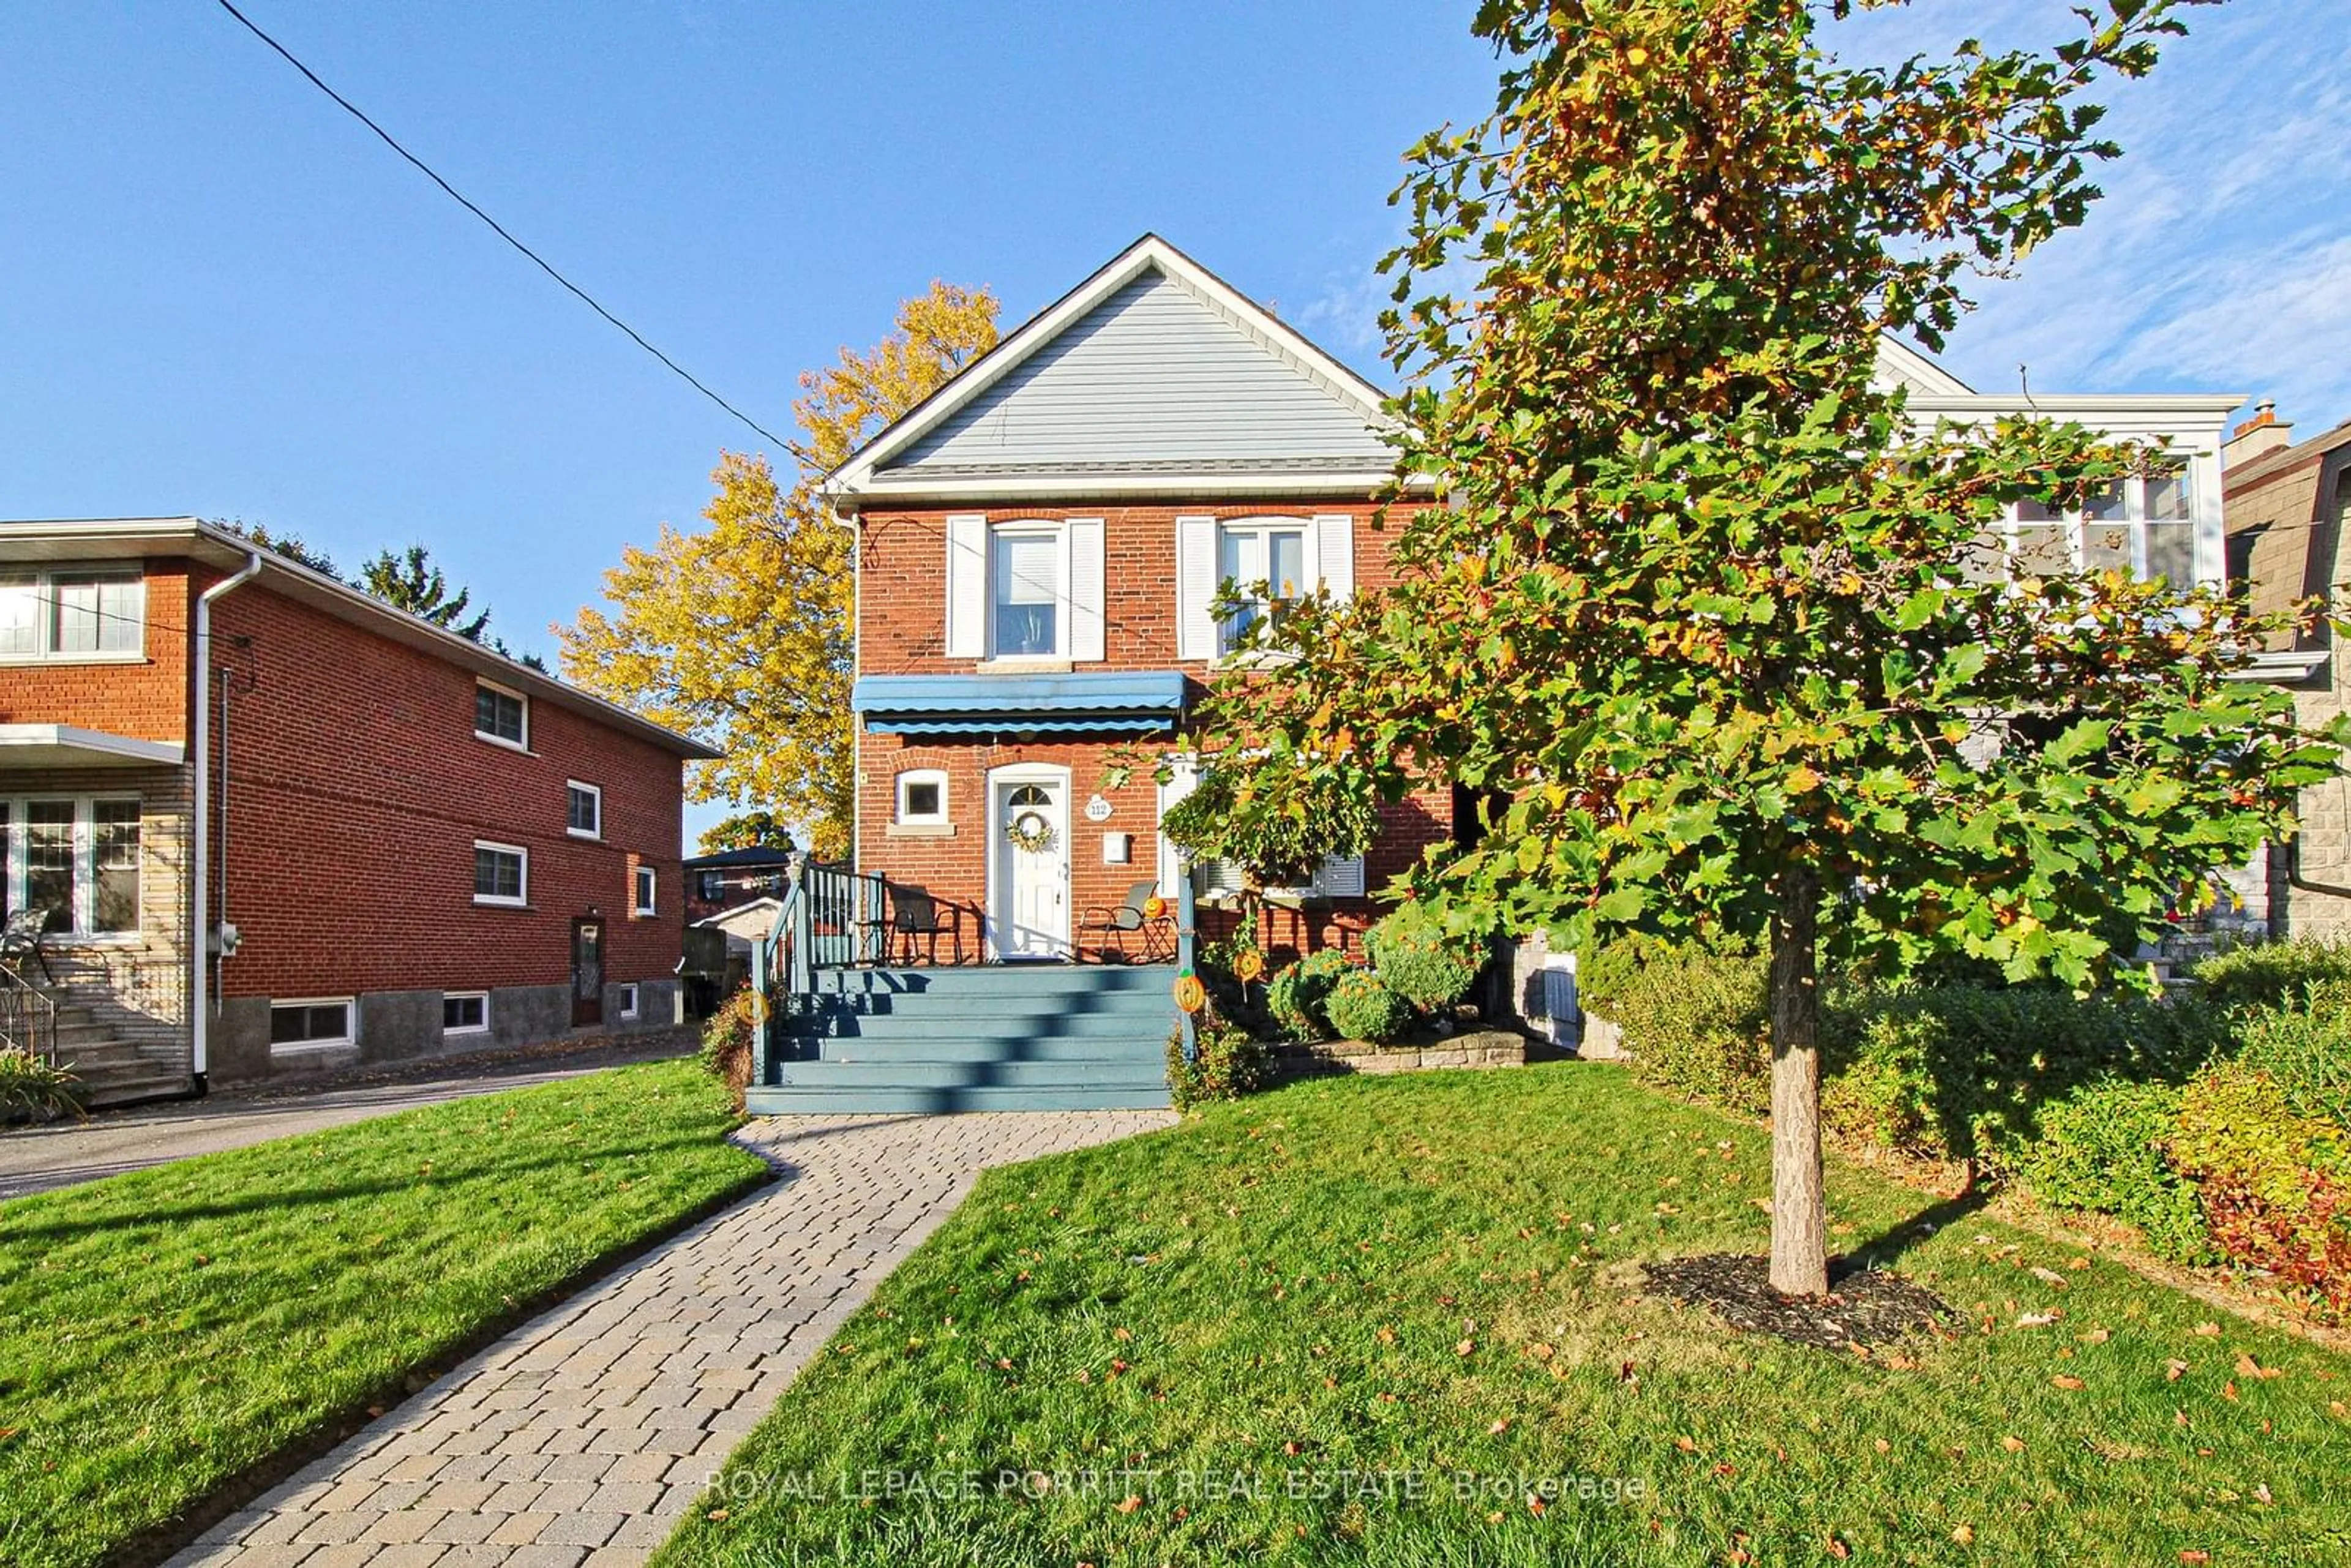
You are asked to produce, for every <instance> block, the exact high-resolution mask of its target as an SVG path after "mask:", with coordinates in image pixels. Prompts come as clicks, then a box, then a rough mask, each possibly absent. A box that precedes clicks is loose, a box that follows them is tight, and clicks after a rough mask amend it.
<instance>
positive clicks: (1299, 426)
mask: <svg viewBox="0 0 2351 1568" xmlns="http://www.w3.org/2000/svg"><path fill="white" fill-rule="evenodd" d="M1392 423H1393V422H1392V421H1391V420H1390V419H1389V417H1388V415H1387V413H1386V412H1385V410H1384V394H1383V393H1382V392H1380V390H1379V389H1378V388H1377V387H1375V386H1374V385H1373V384H1372V383H1371V382H1367V381H1365V380H1364V378H1363V377H1362V376H1359V375H1357V374H1356V373H1355V372H1354V371H1352V370H1350V369H1348V368H1347V367H1346V366H1345V365H1344V364H1343V363H1341V362H1340V361H1338V360H1336V359H1335V358H1333V357H1332V355H1330V354H1329V353H1327V352H1325V351H1324V350H1322V349H1320V348H1318V347H1316V346H1315V345H1314V344H1313V343H1311V342H1310V341H1309V340H1307V339H1306V338H1305V336H1304V335H1303V334H1301V333H1300V332H1299V331H1298V330H1297V329H1294V328H1292V327H1290V326H1289V325H1287V324H1286V323H1284V322H1282V321H1281V320H1280V319H1277V318H1276V317H1275V316H1274V315H1273V314H1272V313H1271V312H1270V311H1269V310H1267V309H1265V308H1263V307H1261V306H1259V305H1258V304H1257V303H1256V302H1255V301H1253V300H1251V299H1249V298H1248V297H1246V296H1245V295H1243V294H1241V293H1239V292H1238V290H1236V289H1234V288H1233V287H1231V286H1230V285H1229V284H1227V283H1226V282H1225V281H1224V280H1223V279H1221V278H1219V277H1217V276H1216V275H1215V274H1214V273H1212V272H1210V271H1208V269H1207V268H1206V267H1202V266H1201V265H1200V264H1199V263H1198V262H1196V261H1194V260H1193V259H1192V258H1191V257H1190V256H1186V255H1185V254H1184V253H1183V252H1182V251H1180V250H1178V249H1176V248H1175V246H1172V245H1170V244H1168V243H1167V242H1166V241H1165V240H1164V239H1162V238H1160V237H1159V236H1158V235H1144V236H1143V237H1142V238H1141V239H1139V240H1137V241H1135V243H1134V245H1132V246H1128V247H1127V248H1126V249H1125V250H1124V251H1123V252H1121V253H1120V254H1119V255H1118V256H1116V257H1114V258H1113V260H1112V261H1111V262H1110V263H1109V264H1108V265H1107V266H1105V267H1102V268H1101V269H1100V270H1099V271H1097V272H1095V273H1094V275H1093V276H1092V277H1089V278H1087V279H1086V280H1085V281H1084V282H1083V283H1081V284H1080V285H1078V287H1075V288H1073V289H1071V291H1070V292H1069V293H1068V294H1066V295H1064V296H1062V297H1061V298H1060V299H1059V300H1057V301H1055V302H1054V303H1053V304H1052V305H1050V306H1048V307H1047V308H1045V309H1044V310H1042V311H1040V312H1039V313H1038V314H1037V315H1036V316H1034V317H1032V318H1031V319H1029V321H1027V322H1026V323H1024V324H1023V325H1022V326H1021V327H1020V328H1019V329H1017V330H1016V331H1014V332H1013V333H1012V334H1011V335H1010V336H1009V337H1008V338H1006V339H1004V340H1003V341H1001V342H999V343H998V345H997V346H996V347H995V348H994V349H993V350H990V351H989V352H987V354H985V355H983V356H981V357H980V358H979V359H978V360H977V361H974V362H973V363H972V364H971V365H970V366H968V367H967V368H966V369H965V370H964V371H963V372H962V373H961V374H960V375H958V376H956V378H955V380H953V381H951V382H948V383H947V384H946V385H945V386H943V387H941V388H940V389H939V390H938V391H937V392H934V393H932V394H931V396H930V397H929V398H927V399H925V401H924V402H921V403H919V404H917V405H916V406H915V407H914V408H913V409H911V410H909V411H908V412H907V413H905V414H904V416H902V417H901V418H899V419H898V420H897V421H896V422H894V423H892V424H891V425H890V426H889V427H888V428H887V429H885V430H883V432H882V434H879V435H877V436H875V437H874V438H873V439H872V441H870V442H868V443H867V444H865V445H864V446H863V447H862V448H860V449H859V450H858V451H857V453H856V454H854V455H852V457H851V458H850V459H849V461H848V462H846V463H844V464H842V465H841V467H839V468H837V469H835V470H834V471H833V473H832V474H831V476H829V477H828V479H827V482H826V489H827V493H828V494H829V495H830V496H831V497H832V498H833V499H834V501H835V503H836V504H837V505H838V506H840V507H841V509H842V510H844V511H849V510H854V509H856V507H857V506H858V505H859V504H861V503H862V502H864V501H867V500H871V499H879V498H883V497H892V498H907V499H914V498H918V497H937V498H946V497H953V498H956V499H964V500H968V499H992V498H997V497H1008V498H1009V497H1024V496H1037V497H1042V496H1048V495H1056V494H1058V495H1076V494H1083V495H1089V496H1097V495H1111V494H1162V495H1178V494H1180V495H1189V496H1200V495H1205V494H1209V493H1227V494H1247V493H1251V492H1256V493H1270V492H1275V491H1286V492H1291V493H1296V492H1301V491H1308V490H1314V489H1323V488H1337V489H1347V490H1353V489H1357V488H1364V487H1367V486H1378V485H1380V484H1382V483H1384V481H1385V480H1386V479H1387V478H1388V477H1389V476H1391V475H1392V473H1393V472H1394V469H1395V449H1394V448H1393V447H1392V446H1391V445H1389V444H1388V443H1387V442H1386V441H1384V439H1383V438H1382V436H1383V433H1384V432H1385V431H1386V430H1388V429H1390V428H1391V427H1392Z"/></svg>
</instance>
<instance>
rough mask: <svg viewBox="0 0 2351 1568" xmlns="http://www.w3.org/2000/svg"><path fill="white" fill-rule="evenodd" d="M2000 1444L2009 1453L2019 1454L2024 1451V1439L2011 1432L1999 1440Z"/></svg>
mask: <svg viewBox="0 0 2351 1568" xmlns="http://www.w3.org/2000/svg"><path fill="white" fill-rule="evenodd" d="M2000 1446H2001V1448H2006V1449H2007V1450H2008V1451H2009V1452H2010V1453H2011V1454H2021V1453H2022V1452H2024V1439H2023V1438H2022V1437H2018V1436H2016V1435H2015V1434H2014V1433H2012V1432H2011V1433H2010V1434H2009V1435H2008V1436H2007V1437H2002V1438H2001V1440H2000Z"/></svg>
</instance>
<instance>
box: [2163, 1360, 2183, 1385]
mask: <svg viewBox="0 0 2351 1568" xmlns="http://www.w3.org/2000/svg"><path fill="white" fill-rule="evenodd" d="M2187 1375H2188V1364H2187V1363H2186V1362H2184V1361H2167V1362H2165V1363H2164V1364H2163V1380H2164V1381H2165V1382H2166V1383H2177V1382H2179V1380H2180V1379H2181V1378H2183V1377H2185V1376H2187Z"/></svg>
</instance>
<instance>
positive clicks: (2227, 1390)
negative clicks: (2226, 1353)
mask: <svg viewBox="0 0 2351 1568" xmlns="http://www.w3.org/2000/svg"><path fill="white" fill-rule="evenodd" d="M2220 1397H2221V1398H2223V1399H2226V1400H2228V1401H2230V1402H2231V1404H2234V1403H2235V1402H2236V1398H2237V1380H2236V1379H2235V1378H2233V1377H2232V1378H2231V1379H2230V1380H2229V1381H2228V1382H2226V1383H2223V1384H2222V1385H2220Z"/></svg>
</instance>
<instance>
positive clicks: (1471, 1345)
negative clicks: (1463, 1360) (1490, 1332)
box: [1453, 1339, 1478, 1355]
mask: <svg viewBox="0 0 2351 1568" xmlns="http://www.w3.org/2000/svg"><path fill="white" fill-rule="evenodd" d="M1477 1348H1478V1342H1477V1341H1476V1340H1473V1339H1465V1340H1463V1341H1462V1342H1461V1343H1459V1344H1457V1345H1455V1346H1454V1347H1453V1354H1456V1355H1468V1354H1469V1353H1470V1352H1471V1351H1473V1350H1476V1349H1477Z"/></svg>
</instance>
